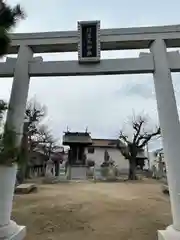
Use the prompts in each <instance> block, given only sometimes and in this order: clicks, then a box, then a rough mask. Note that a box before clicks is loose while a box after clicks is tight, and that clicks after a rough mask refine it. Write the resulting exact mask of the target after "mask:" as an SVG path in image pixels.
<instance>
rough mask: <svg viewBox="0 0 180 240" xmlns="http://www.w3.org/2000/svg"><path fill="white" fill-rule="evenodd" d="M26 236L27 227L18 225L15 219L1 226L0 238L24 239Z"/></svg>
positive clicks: (6, 239)
mask: <svg viewBox="0 0 180 240" xmlns="http://www.w3.org/2000/svg"><path fill="white" fill-rule="evenodd" d="M25 236H26V227H25V226H18V225H17V224H16V223H15V222H14V221H11V222H10V224H9V225H6V226H2V227H0V240H1V239H2V240H23V239H24V238H25Z"/></svg>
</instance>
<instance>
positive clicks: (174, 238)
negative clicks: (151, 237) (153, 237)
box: [158, 226, 180, 240]
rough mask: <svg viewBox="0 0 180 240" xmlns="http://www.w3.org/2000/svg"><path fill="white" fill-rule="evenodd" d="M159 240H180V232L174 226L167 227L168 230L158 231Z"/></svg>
mask: <svg viewBox="0 0 180 240" xmlns="http://www.w3.org/2000/svg"><path fill="white" fill-rule="evenodd" d="M158 240H180V231H177V230H175V229H174V228H173V227H172V226H169V227H167V228H166V230H158Z"/></svg>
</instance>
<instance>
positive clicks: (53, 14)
mask: <svg viewBox="0 0 180 240" xmlns="http://www.w3.org/2000/svg"><path fill="white" fill-rule="evenodd" d="M7 2H9V3H10V4H12V5H13V4H15V3H17V2H20V3H22V6H23V7H24V9H25V11H26V13H27V19H26V20H24V21H22V22H21V23H20V24H19V25H18V26H17V28H16V32H41V31H61V30H76V29H77V21H78V20H101V28H114V27H116V28H117V27H119V28H121V27H137V26H151V25H168V24H169V25H170V24H179V23H180V14H179V9H180V1H179V0H171V1H164V0H158V1H157V0H151V1H150V2H149V1H144V0H136V1H134V0H129V1H119V0H111V1H103V0H91V1H83V0H78V1H77V0H76V1H75V0H66V1H64V0H51V1H47V0H21V1H20V0H19V1H16V0H8V1H7ZM139 52H140V51H116V52H115V51H113V52H103V53H102V58H117V57H132V56H138V55H139ZM42 56H43V59H44V60H72V59H77V53H68V54H67V53H65V54H59V53H58V54H46V55H42ZM179 81H180V79H179V74H176V75H173V83H174V85H175V91H176V97H177V102H178V105H179V104H180V98H178V94H177V93H178V92H179V90H180V82H179ZM11 84H12V79H1V87H0V98H3V99H6V100H8V99H9V96H10V90H11ZM33 96H36V99H37V100H38V101H39V102H41V103H42V104H45V105H46V106H47V107H48V120H47V121H48V124H49V126H50V128H51V129H52V131H53V133H54V135H55V136H56V137H59V138H61V136H62V133H63V131H64V130H66V128H67V126H69V128H70V130H72V131H83V130H85V128H86V127H87V126H88V130H89V131H90V132H91V135H92V137H94V138H95V137H97V138H116V137H117V136H118V132H119V130H120V129H122V128H125V124H126V122H127V117H128V116H130V115H132V112H133V111H134V112H135V113H136V114H138V113H140V112H145V113H146V114H148V115H149V116H150V117H151V123H152V122H153V123H154V124H156V123H157V121H158V120H157V119H158V116H157V110H156V109H157V108H156V100H155V95H154V86H153V78H152V76H151V75H125V76H124V75H123V76H120V75H116V76H93V77H92V76H91V77H61V78H60V77H57V78H48V77H46V78H39V79H38V78H32V80H31V84H30V91H29V98H32V97H33ZM126 128H127V127H126ZM151 147H153V148H154V147H156V146H155V145H154V144H151Z"/></svg>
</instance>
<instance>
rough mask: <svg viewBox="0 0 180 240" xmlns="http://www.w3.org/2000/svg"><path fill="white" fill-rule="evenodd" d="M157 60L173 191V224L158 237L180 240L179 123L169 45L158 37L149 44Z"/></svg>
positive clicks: (162, 123) (156, 75)
mask: <svg viewBox="0 0 180 240" xmlns="http://www.w3.org/2000/svg"><path fill="white" fill-rule="evenodd" d="M150 50H151V52H152V54H153V59H154V86H155V92H156V100H157V109H158V115H159V121H160V127H161V133H162V138H163V146H164V156H165V161H166V167H167V178H168V185H169V193H170V202H171V211H172V219H173V223H172V225H170V226H168V227H167V228H166V229H165V230H158V240H180V123H179V116H178V111H177V105H176V99H175V94H174V88H173V83H172V77H171V71H170V68H169V63H168V56H167V50H166V44H165V41H164V40H163V39H160V38H159V39H156V40H155V41H154V42H153V43H152V44H151V46H150Z"/></svg>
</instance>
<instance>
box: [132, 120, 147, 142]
mask: <svg viewBox="0 0 180 240" xmlns="http://www.w3.org/2000/svg"><path fill="white" fill-rule="evenodd" d="M144 123H145V119H143V118H142V117H139V119H138V120H135V121H134V122H133V129H134V130H135V131H136V133H135V134H134V138H133V143H134V144H136V141H137V140H138V136H139V135H140V132H141V129H142V126H143V124H144Z"/></svg>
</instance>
